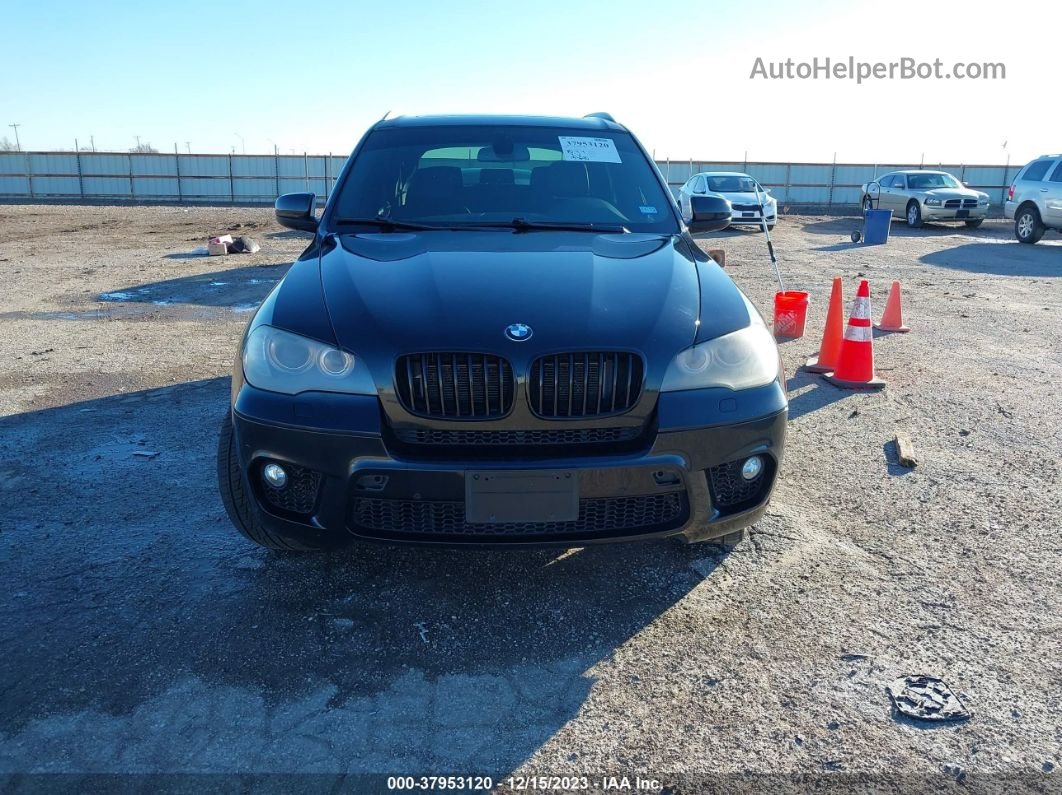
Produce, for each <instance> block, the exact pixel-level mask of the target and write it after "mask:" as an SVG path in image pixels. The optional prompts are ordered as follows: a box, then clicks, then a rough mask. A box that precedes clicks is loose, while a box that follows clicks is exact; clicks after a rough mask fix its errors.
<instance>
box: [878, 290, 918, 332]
mask: <svg viewBox="0 0 1062 795" xmlns="http://www.w3.org/2000/svg"><path fill="white" fill-rule="evenodd" d="M874 328H876V329H877V330H878V331H899V332H900V333H902V334H906V333H907V332H908V331H910V330H911V329H909V328H907V326H905V325H904V324H903V309H902V308H901V307H900V283H899V282H893V283H892V289H891V290H889V300H888V301H886V302H885V314H884V315H882V316H881V322H880V323H875V324H874Z"/></svg>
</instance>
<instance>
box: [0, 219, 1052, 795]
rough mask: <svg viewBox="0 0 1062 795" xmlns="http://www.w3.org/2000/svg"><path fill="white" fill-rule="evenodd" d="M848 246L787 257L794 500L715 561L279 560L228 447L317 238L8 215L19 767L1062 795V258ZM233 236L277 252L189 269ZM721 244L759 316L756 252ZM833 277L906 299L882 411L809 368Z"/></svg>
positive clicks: (12, 645)
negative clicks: (908, 450) (267, 336)
mask: <svg viewBox="0 0 1062 795" xmlns="http://www.w3.org/2000/svg"><path fill="white" fill-rule="evenodd" d="M856 227H857V220H856V219H854V218H823V217H787V218H785V219H784V220H783V221H782V222H781V223H780V224H779V226H778V228H777V229H776V230H775V242H776V246H777V250H778V253H779V258H780V261H781V264H782V267H783V269H784V272H785V274H786V275H787V287H789V288H791V289H792V288H797V289H807V290H808V291H810V292H811V302H812V303H811V315H810V319H809V331H808V334H807V336H805V337H804V338H803V339H800V340H796V341H793V342H789V343H786V344H784V345H783V346H782V351H783V355H784V359H785V366H786V371H787V373H788V374H789V390H790V397H791V400H792V405H791V423H790V437H789V444H788V450H787V458H786V461H785V465H784V472H783V477H782V480H781V482H780V485H779V487H778V489H777V491H776V493H775V498H774V501H773V503H772V507H771V509H770V513H769V514H768V516H767V517H766V519H765V520H764V521H763V522H762V523H761V524H759V525H758V526H757V527H756V528H755V529H754V530H753V531H752V533H751V535H750V537H749V538H748V540H746V541H745V542H744V543H743V544H742V545H741V546H739V547H738V548H737V549H736V550H734V551H733V552H731V553H730V554H727V555H724V554H722V553H720V552H719V551H718V550H717V549H716V548H714V547H710V546H697V547H689V548H685V547H679V546H676V545H671V544H653V545H637V546H630V545H618V546H609V547H602V548H591V549H584V550H575V551H569V552H566V553H564V554H558V553H557V552H556V551H548V552H544V551H534V552H467V551H466V552H445V551H421V550H409V549H394V548H390V547H378V546H373V547H371V548H366V549H358V550H354V551H351V552H349V553H344V554H340V555H334V556H308V557H299V556H295V557H291V556H281V555H274V554H269V553H266V552H264V551H262V550H259V549H257V548H254V547H252V546H251V545H249V544H248V543H246V542H245V541H243V540H242V539H241V538H240V537H238V536H237V535H236V533H235V532H234V531H233V530H232V528H231V527H230V526H229V524H228V521H227V519H226V518H225V517H224V515H223V512H222V508H221V504H220V501H219V499H218V497H217V496H216V493H215V485H214V443H215V432H216V429H217V425H218V421H219V418H220V417H221V415H222V413H223V412H224V410H225V406H226V400H227V390H228V374H229V370H230V367H231V361H232V355H233V350H234V346H235V344H236V341H237V338H238V336H239V334H240V332H241V330H242V327H243V325H244V323H245V322H246V320H247V318H248V316H249V314H248V313H249V311H250V310H251V309H252V308H253V307H254V306H255V304H256V303H257V302H258V301H260V300H261V299H262V298H263V296H264V295H265V294H266V293H267V292H268V291H269V289H270V288H271V287H272V285H273V284H275V282H276V280H277V279H279V278H280V277H281V276H282V275H283V273H284V270H285V267H286V264H287V263H289V262H290V261H291V260H292V258H293V257H294V256H295V255H297V254H298V252H299V251H300V250H301V249H302V247H303V246H304V245H305V238H304V237H302V236H300V235H297V234H295V233H290V232H282V231H280V230H279V227H277V226H276V225H275V224H274V222H273V221H272V218H271V213H270V212H269V211H267V210H265V209H261V210H258V209H254V210H248V209H237V208H224V209H217V208H190V209H182V208H173V207H159V208H134V207H39V206H0V273H2V274H3V286H4V289H3V305H2V307H0V453H2V455H0V566H2V571H3V583H4V589H3V590H4V598H3V600H0V692H2V698H0V773H19V772H28V771H38V772H73V773H85V772H134V773H135V772H150V771H156V770H161V771H167V772H234V771H239V772H248V771H271V772H294V771H312V772H324V773H337V772H339V773H343V772H346V773H364V772H377V773H378V772H391V773H410V774H430V773H466V774H486V775H491V776H493V777H494V778H495V780H498V781H500V780H501V779H503V778H504V777H506V776H508V775H509V774H510V773H513V772H519V773H555V774H565V773H567V774H594V775H600V774H621V773H626V774H628V775H630V774H634V773H640V774H642V775H643V777H654V778H657V779H660V780H661V782H663V783H665V784H667V785H669V786H670V787H671V788H672V790H673V791H680V792H696V791H702V789H703V788H704V787H705V786H707V785H706V784H705V782H704V781H698V780H697V779H696V778H694V777H695V776H698V775H702V774H708V773H712V774H717V775H718V774H726V773H763V774H773V775H774V778H771V779H764V780H763V781H771V782H775V783H779V782H782V781H792V779H789V778H786V776H787V775H790V774H794V773H801V772H803V773H810V774H827V775H829V776H831V777H833V778H832V780H834V781H841V782H848V781H855V780H867V777H888V778H889V780H890V781H892V782H899V785H902V786H904V787H914V786H915V784H916V783H917V784H924V785H926V786H928V785H929V784H930V783H931V782H936V783H937V784H939V783H942V782H946V781H947V780H949V779H958V780H961V781H965V782H966V783H970V782H974V781H978V780H980V781H996V782H997V783H1004V782H1006V786H1008V787H1010V788H1012V789H1013V788H1014V784H1013V782H1012V781H1008V780H1007V779H1005V778H1003V776H1011V777H1013V776H1015V775H1019V774H1035V775H1036V776H1039V775H1041V774H1042V773H1043V772H1046V771H1052V770H1054V772H1053V773H1052V774H1051V775H1049V776H1047V777H1045V778H1044V779H1043V780H1042V781H1040V780H1039V779H1032V780H1031V781H1032V782H1033V784H1035V785H1036V786H1047V787H1051V786H1054V787H1058V786H1059V784H1058V782H1059V781H1060V777H1059V771H1058V769H1057V767H1058V766H1059V765H1062V718H1060V716H1062V587H1060V586H1062V575H1060V567H1059V560H1060V558H1059V553H1060V552H1062V541H1060V540H1059V539H1060V531H1062V507H1060V495H1062V477H1060V459H1062V422H1060V421H1059V417H1060V416H1062V397H1060V393H1059V384H1060V383H1062V354H1060V351H1062V323H1060V322H1059V316H1060V314H1062V245H1060V241H1059V239H1058V236H1057V235H1048V236H1047V237H1046V238H1045V240H1044V241H1043V242H1042V243H1041V244H1039V245H1037V246H1035V247H1032V246H1020V245H1018V244H1017V243H1016V242H1014V241H1013V238H1012V235H1011V231H1010V227H1009V225H1006V224H1004V223H1003V222H998V221H997V222H988V223H986V224H985V225H984V227H982V228H981V229H980V230H976V231H973V232H971V231H969V230H966V229H965V228H963V227H961V226H960V227H954V226H950V227H949V226H945V225H930V226H927V228H925V229H923V230H920V231H908V230H905V229H903V228H901V227H899V226H896V227H894V229H893V237H892V239H891V240H890V242H889V244H888V245H887V246H877V247H861V246H853V245H852V244H850V243H849V242H847V241H848V234H849V232H850V231H851V230H852V229H855V228H856ZM225 231H231V232H238V233H242V234H248V233H249V234H251V235H253V236H255V237H256V238H257V239H258V240H259V241H260V242H261V244H262V250H261V251H260V252H259V253H258V254H255V255H242V256H230V257H227V258H208V257H205V256H198V255H195V254H194V252H195V250H196V249H197V248H199V247H201V246H203V245H204V239H205V237H206V236H207V235H208V234H210V233H218V232H225ZM704 245H705V246H706V247H714V246H722V247H724V248H725V249H726V250H727V254H728V257H729V259H730V261H731V263H733V264H734V265H733V266H732V267H730V268H729V270H730V272H731V273H732V274H733V276H734V278H735V279H736V280H737V281H738V282H739V283H740V285H741V286H742V287H743V288H744V289H745V290H746V291H747V292H748V294H749V295H750V297H751V298H752V299H753V300H754V301H755V302H756V304H757V305H758V306H760V307H761V309H763V310H764V312H765V313H767V314H769V312H770V302H771V298H772V295H773V293H774V290H775V287H774V284H773V282H772V280H771V278H770V275H769V270H768V265H767V260H766V254H765V246H764V243H763V240H762V237H760V236H759V235H757V234H754V233H751V232H726V233H721V234H718V235H713V236H711V239H706V240H705V241H704ZM835 274H836V275H841V276H843V277H844V278H845V290H846V295H845V297H846V300H848V299H850V298H851V297H852V296H853V295H854V290H855V286H856V283H857V277H858V276H863V275H865V276H866V277H867V278H869V279H870V280H871V286H872V290H873V296H874V312H875V315H879V314H880V312H881V309H882V307H883V303H884V301H883V299H884V297H885V294H886V291H887V289H888V285H889V282H890V281H891V280H892V279H900V280H901V281H902V283H903V286H904V300H905V304H904V311H905V319H906V320H907V322H908V324H909V325H910V326H911V327H912V328H913V329H914V330H913V332H912V333H911V334H908V335H887V336H881V337H880V338H878V339H877V340H876V343H875V353H876V358H877V363H878V369H879V374H880V375H882V376H883V377H884V378H886V379H887V381H888V388H887V389H886V390H885V391H883V392H880V393H876V394H861V393H854V392H845V391H840V390H837V389H835V388H833V387H831V386H829V385H828V384H825V383H824V382H823V381H822V380H820V379H819V378H818V377H814V376H810V375H807V374H805V373H802V372H799V371H798V369H797V368H798V367H799V365H800V364H801V363H802V362H803V361H804V359H805V358H806V357H807V356H808V355H810V354H812V353H813V352H814V351H815V350H816V348H817V346H818V340H819V336H820V335H821V332H822V325H823V321H824V318H825V311H826V301H827V297H828V292H829V286H830V277H832V276H833V275H835ZM897 431H905V432H907V433H909V434H910V435H911V437H912V439H913V441H914V445H915V447H916V450H917V453H918V455H919V457H920V459H921V463H920V465H919V466H918V467H917V468H915V469H913V470H908V469H904V468H902V467H900V466H898V465H897V464H896V463H895V455H896V452H895V450H894V449H893V446H892V444H891V440H892V439H893V436H894V435H895V433H896V432H897ZM137 453H142V454H146V455H137ZM152 453H155V454H157V455H154V456H152V455H151V454H152ZM912 673H927V674H933V675H937V676H940V677H943V678H944V679H945V680H947V682H948V683H950V684H951V685H952V687H953V688H954V690H955V691H956V692H957V693H958V694H959V695H960V697H961V698H962V699H963V700H964V701H965V702H966V704H967V706H969V707H970V709H971V710H972V711H973V717H972V719H971V720H969V721H968V722H966V723H962V724H955V725H946V726H940V727H935V728H929V729H927V728H924V727H921V726H918V725H914V724H911V723H906V722H903V721H900V720H897V719H895V718H894V717H893V716H892V715H891V713H890V706H889V702H888V698H887V696H886V693H885V686H886V685H887V684H888V683H889V682H891V681H892V680H893V679H894V678H896V677H898V676H902V675H904V674H912ZM981 774H992V775H993V776H999V777H998V778H995V779H993V778H990V777H985V778H980V779H979V776H980V775H981ZM711 781H713V782H715V783H716V784H719V783H720V782H725V781H726V779H722V778H715V779H712V780H711ZM731 783H734V781H733V780H732V781H731ZM1027 783H1028V782H1027Z"/></svg>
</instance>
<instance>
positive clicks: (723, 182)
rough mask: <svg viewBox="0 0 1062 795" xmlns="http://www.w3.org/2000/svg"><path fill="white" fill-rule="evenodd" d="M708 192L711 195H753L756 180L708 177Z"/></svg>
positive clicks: (734, 177)
mask: <svg viewBox="0 0 1062 795" xmlns="http://www.w3.org/2000/svg"><path fill="white" fill-rule="evenodd" d="M708 190H710V191H712V192H713V193H755V192H756V180H754V179H752V178H751V177H736V176H721V177H708Z"/></svg>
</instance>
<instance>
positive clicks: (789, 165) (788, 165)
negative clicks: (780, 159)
mask: <svg viewBox="0 0 1062 795" xmlns="http://www.w3.org/2000/svg"><path fill="white" fill-rule="evenodd" d="M792 168H793V164H792V163H786V164H785V199H783V200H782V204H783V206H786V207H788V206H789V182H790V180H789V175H790V169H792Z"/></svg>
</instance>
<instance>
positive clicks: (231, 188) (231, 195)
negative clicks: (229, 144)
mask: <svg viewBox="0 0 1062 795" xmlns="http://www.w3.org/2000/svg"><path fill="white" fill-rule="evenodd" d="M229 201H230V202H232V203H233V204H235V203H236V187H235V186H234V185H233V184H232V155H231V154H230V155H229Z"/></svg>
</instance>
